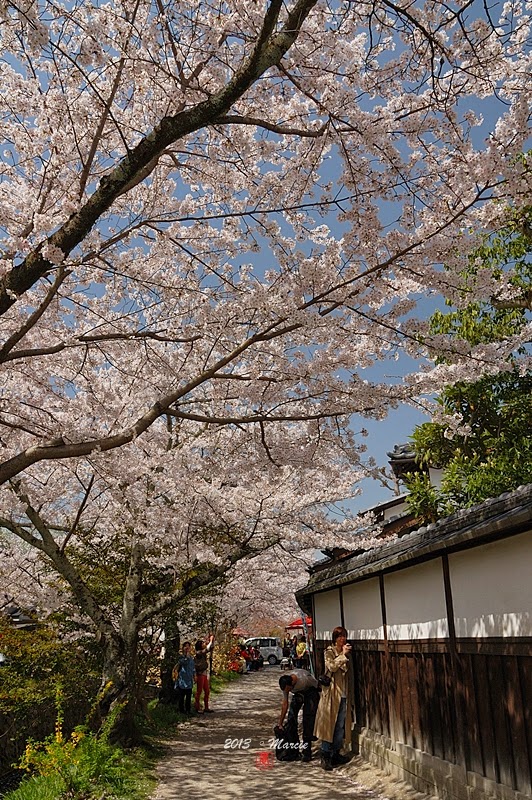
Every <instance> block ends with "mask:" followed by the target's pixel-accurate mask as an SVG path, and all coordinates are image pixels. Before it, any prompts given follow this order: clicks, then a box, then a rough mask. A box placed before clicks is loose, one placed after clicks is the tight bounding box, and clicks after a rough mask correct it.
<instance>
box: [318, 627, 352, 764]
mask: <svg viewBox="0 0 532 800" xmlns="http://www.w3.org/2000/svg"><path fill="white" fill-rule="evenodd" d="M350 652H351V645H350V644H347V631H346V629H345V628H344V627H342V626H341V625H340V626H338V627H337V628H335V629H334V630H333V632H332V645H331V646H330V647H327V649H326V650H325V673H326V675H328V676H329V677H330V679H331V682H330V684H329V686H322V691H321V698H320V704H319V706H318V713H317V716H316V725H315V729H314V733H315V734H316V736H317V737H318V739H321V766H322V767H323V769H325V770H327V771H329V770H332V769H333V767H335V766H337V765H339V764H347V762H348V761H349V760H350V759H349V757H348V756H343V755H341V753H340V750H341V749H342V746H343V743H344V739H345V732H346V730H347V731H348V732H350V731H351V705H352V698H351V696H350V695H351V691H350V685H349V684H350V682H349V654H350Z"/></svg>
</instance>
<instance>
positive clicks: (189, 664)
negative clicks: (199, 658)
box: [172, 642, 196, 714]
mask: <svg viewBox="0 0 532 800" xmlns="http://www.w3.org/2000/svg"><path fill="white" fill-rule="evenodd" d="M191 646H192V645H191V644H190V642H184V643H183V652H182V654H181V655H180V656H179V658H178V659H177V664H176V665H175V667H174V669H173V670H172V678H173V679H174V689H175V690H176V692H177V701H178V706H179V711H180V713H181V714H191V713H192V711H191V707H190V706H191V699H192V687H193V685H194V675H195V672H196V668H195V664H194V658H193V657H192V656H191V654H190V648H191Z"/></svg>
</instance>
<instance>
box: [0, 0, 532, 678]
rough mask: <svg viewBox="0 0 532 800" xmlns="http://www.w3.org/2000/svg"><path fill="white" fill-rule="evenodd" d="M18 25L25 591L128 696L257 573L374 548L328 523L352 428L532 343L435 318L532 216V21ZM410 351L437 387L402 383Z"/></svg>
mask: <svg viewBox="0 0 532 800" xmlns="http://www.w3.org/2000/svg"><path fill="white" fill-rule="evenodd" d="M1 9H2V11H1V13H2V25H1V26H0V39H1V45H2V53H3V56H2V58H1V59H0V76H1V80H0V106H1V109H2V124H3V139H4V143H3V159H2V163H1V165H0V217H1V219H2V226H1V228H0V277H1V282H0V331H1V338H2V343H1V347H0V362H1V364H2V405H1V409H0V442H1V445H2V463H1V464H0V496H1V500H2V509H3V511H2V518H1V520H0V522H1V525H2V527H3V530H4V543H3V545H2V547H3V554H4V556H5V558H4V559H3V562H4V565H3V567H2V569H3V570H4V573H5V574H6V575H8V576H9V582H8V583H7V584H6V585H8V586H10V587H12V591H13V592H15V590H16V592H17V593H18V594H19V595H21V594H23V593H24V591H26V592H27V593H28V595H31V596H33V597H32V604H33V603H34V602H36V600H35V599H34V598H35V595H36V594H38V595H39V602H40V604H41V606H42V607H46V608H51V607H54V605H57V604H60V602H61V592H64V591H66V589H67V588H68V591H69V592H71V593H72V595H73V596H74V597H75V599H76V602H77V604H78V606H79V609H80V614H81V615H82V616H83V618H84V619H85V620H87V619H88V620H90V621H91V624H92V625H93V627H94V629H95V630H96V631H97V632H98V636H99V637H100V638H101V641H102V643H103V646H104V647H105V648H107V658H106V668H105V676H104V678H105V679H107V678H108V677H110V678H111V679H112V681H113V683H114V685H115V686H117V687H118V688H119V690H120V691H121V690H122V689H123V688H124V687H126V689H127V687H128V685H130V683H131V681H132V680H133V677H132V676H134V674H135V663H136V656H135V653H136V652H137V648H138V639H139V635H140V632H141V631H142V630H143V628H144V627H145V626H146V625H148V624H149V623H151V622H153V620H155V619H157V618H158V615H160V614H161V613H163V612H164V611H165V610H167V609H168V608H170V607H172V606H175V604H178V603H180V602H181V601H183V599H184V598H187V597H189V596H190V594H191V593H194V592H196V591H198V590H199V589H201V588H202V587H204V586H206V585H210V584H215V583H216V582H217V581H219V580H222V579H225V576H226V575H227V574H229V573H231V571H232V570H233V568H234V566H235V565H236V564H237V563H239V561H241V560H242V559H248V558H250V557H258V556H260V554H264V553H266V554H267V555H266V556H265V557H266V558H267V559H268V566H269V567H271V568H272V569H275V565H276V563H278V564H279V572H280V573H282V569H281V568H280V567H281V565H284V564H285V558H286V555H287V553H290V554H291V555H293V556H295V557H299V558H304V555H305V553H309V552H313V548H314V547H315V546H316V544H319V546H327V545H328V544H329V543H330V541H337V537H341V536H343V535H345V534H347V533H349V531H350V523H349V521H348V520H347V521H342V520H340V521H338V520H336V519H334V518H332V517H331V516H330V515H326V514H325V513H324V512H323V509H324V507H325V506H326V504H327V503H329V504H330V503H334V502H336V501H337V500H341V499H343V498H345V497H347V496H349V495H350V494H351V493H352V492H353V487H354V486H355V485H356V483H357V481H358V480H359V478H360V477H361V475H364V474H367V472H368V470H369V471H370V472H371V471H372V469H373V468H372V466H371V464H370V465H369V466H366V465H364V463H363V458H364V456H363V452H364V443H363V442H362V441H361V440H360V439H359V437H358V436H357V435H356V434H355V433H354V430H353V428H352V427H351V426H350V420H351V416H352V415H353V414H358V415H362V416H372V417H375V418H377V419H379V418H382V417H383V416H384V415H385V414H386V413H387V409H388V408H389V407H390V406H394V405H397V404H398V403H401V402H412V403H417V402H420V398H423V397H424V396H426V395H427V394H431V393H433V392H434V391H436V390H439V389H441V386H442V385H443V384H445V383H447V382H453V381H456V380H460V379H464V377H466V376H467V378H468V379H473V378H476V377H481V376H482V375H483V374H484V373H485V372H492V373H495V372H497V371H498V370H499V369H500V365H501V361H504V360H505V359H506V358H507V357H508V356H509V355H510V354H511V353H514V352H516V350H518V348H519V345H520V344H522V343H523V342H525V341H527V336H528V334H527V332H526V331H525V330H524V329H523V330H522V331H521V332H520V333H519V334H513V335H512V336H511V337H507V336H505V335H502V336H501V337H500V338H498V339H497V341H496V342H492V341H490V342H484V341H479V342H478V343H475V344H474V345H472V346H471V347H469V348H467V349H465V348H464V347H463V346H456V347H455V346H454V344H452V343H449V341H448V338H446V337H443V338H442V336H441V335H438V334H433V333H431V332H430V331H429V330H428V326H427V322H426V319H425V318H426V311H425V309H426V302H430V301H431V299H432V298H433V297H434V296H435V295H436V294H438V295H440V294H442V293H443V294H445V295H446V296H448V293H449V292H450V291H453V292H456V293H459V292H460V291H463V290H464V286H465V285H466V284H467V282H468V281H469V280H470V278H469V277H467V276H464V275H463V257H464V256H465V255H467V253H468V252H473V251H474V250H475V248H477V247H478V246H479V243H480V241H481V237H482V233H483V232H485V231H492V230H499V229H501V228H503V227H504V226H505V225H506V224H508V221H509V219H510V218H511V215H512V214H513V213H518V212H519V211H520V210H521V209H522V208H523V206H525V205H526V203H527V202H529V197H530V167H529V162H528V160H527V159H526V158H523V156H522V153H523V149H524V146H525V142H526V139H527V136H528V115H529V109H530V106H531V104H530V95H531V92H532V87H531V85H530V80H529V73H528V68H529V60H530V55H529V50H527V47H528V42H529V39H530V16H529V14H528V13H527V10H526V8H525V6H524V5H523V4H522V3H521V2H517V0H516V2H513V1H512V0H511V1H510V2H508V3H505V4H504V5H503V6H501V7H500V9H499V10H498V18H496V17H495V16H494V14H495V12H494V10H493V9H490V8H489V7H480V5H479V4H472V3H464V2H461V1H458V2H451V3H446V4H442V3H439V2H433V0H427V1H426V2H423V3H416V4H413V5H405V4H403V3H394V2H390V0H373V1H372V2H360V3H353V2H340V1H339V2H336V1H335V0H285V2H283V0H268V1H266V0H257V2H242V0H214V1H212V0H209V2H206V1H204V0H199V1H198V0H183V2H179V3H174V2H166V0H134V2H130V0H127V1H125V0H124V2H122V1H121V0H108V1H106V2H99V1H97V2H91V3H88V2H87V1H86V0H72V2H68V3H64V4H62V3H57V2H49V1H48V0H41V2H39V3H33V2H19V3H16V4H15V3H11V2H6V3H3V4H2V6H1ZM486 99H489V103H490V106H489V116H488V118H487V119H486V118H485V117H484V115H483V109H484V108H485V104H486ZM443 264H445V265H446V269H445V270H444V269H443V267H442V265H443ZM500 284H501V280H500V276H498V274H497V272H496V271H493V273H492V274H491V277H490V278H489V279H488V276H487V275H485V276H484V280H483V281H477V282H476V283H475V288H474V291H475V293H476V296H477V298H479V299H481V298H483V297H484V298H488V297H490V296H492V295H493V294H494V293H495V294H496V295H497V294H498V291H499V289H500V288H501V286H500ZM503 299H504V298H503ZM418 304H419V305H420V308H419V312H418V311H417V306H418ZM442 351H443V352H445V354H446V357H445V361H443V362H440V363H438V364H436V365H435V364H434V363H433V360H434V359H435V358H436V357H437V356H438V354H440V353H441V352H442ZM400 352H402V353H405V354H406V355H407V356H408V357H409V358H410V360H411V363H412V364H413V370H412V372H411V374H410V375H407V376H406V377H405V378H404V379H401V380H398V381H393V380H391V379H388V378H386V377H382V374H383V370H380V372H379V370H378V369H377V370H376V371H375V369H374V368H375V365H378V363H379V362H381V361H382V362H386V361H392V362H393V360H394V359H395V358H396V357H397V356H398V354H399V353H400ZM519 358H520V362H521V363H522V364H526V361H527V356H526V354H524V353H522V354H521V355H520V356H519ZM420 366H421V368H420ZM384 372H386V370H384ZM17 542H18V544H17ZM370 544H371V543H370V542H367V543H366V545H367V546H369V545H370ZM89 554H90V557H89ZM91 565H92V566H94V568H95V569H96V568H98V569H99V568H100V565H107V566H108V567H109V568H110V570H109V571H110V576H109V580H111V578H113V580H114V579H116V581H115V583H114V584H113V585H114V586H115V589H116V592H117V594H116V595H114V594H113V596H112V602H109V604H107V603H106V601H105V599H104V598H102V597H101V594H100V593H99V592H97V591H96V590H95V583H94V581H93V580H89V579H88V577H87V569H89V568H90V567H91ZM285 572H286V569H285ZM52 576H55V577H52ZM57 576H59V577H57ZM154 576H155V579H156V580H157V576H158V578H159V579H160V580H159V583H158V584H157V585H158V588H159V591H157V592H151V591H148V592H144V591H143V589H144V588H145V585H146V583H145V582H148V585H149V586H151V582H152V581H153V580H154ZM161 576H163V577H161ZM30 578H31V579H32V580H31V581H30ZM286 585H287V586H290V585H291V582H290V578H289V576H288V579H286ZM258 591H260V588H259V589H258ZM119 597H121V600H120V602H118V599H119ZM19 602H21V600H19Z"/></svg>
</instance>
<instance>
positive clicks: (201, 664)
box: [194, 650, 209, 675]
mask: <svg viewBox="0 0 532 800" xmlns="http://www.w3.org/2000/svg"><path fill="white" fill-rule="evenodd" d="M208 666H209V665H208V663H207V655H206V653H204V652H203V651H201V650H200V651H199V652H198V653H196V655H195V656H194V667H195V669H196V674H197V675H203V674H204V673H205V672H207V669H208Z"/></svg>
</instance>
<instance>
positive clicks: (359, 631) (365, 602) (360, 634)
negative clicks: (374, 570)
mask: <svg viewBox="0 0 532 800" xmlns="http://www.w3.org/2000/svg"><path fill="white" fill-rule="evenodd" d="M343 599H344V620H345V627H346V628H347V635H348V638H349V639H383V638H384V628H383V625H382V611H381V594H380V588H379V579H378V578H369V579H368V580H367V581H361V582H360V583H352V584H351V585H350V586H344V590H343Z"/></svg>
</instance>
